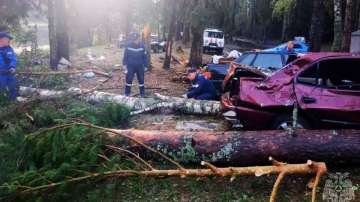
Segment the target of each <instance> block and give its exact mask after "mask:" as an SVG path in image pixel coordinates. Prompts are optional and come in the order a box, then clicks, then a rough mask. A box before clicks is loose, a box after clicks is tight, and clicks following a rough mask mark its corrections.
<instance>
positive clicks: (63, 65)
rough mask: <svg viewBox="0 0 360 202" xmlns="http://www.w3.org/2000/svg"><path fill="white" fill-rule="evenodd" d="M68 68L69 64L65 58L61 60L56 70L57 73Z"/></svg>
mask: <svg viewBox="0 0 360 202" xmlns="http://www.w3.org/2000/svg"><path fill="white" fill-rule="evenodd" d="M69 67H71V62H70V61H68V60H67V59H65V58H61V59H60V61H59V63H58V66H57V69H58V70H59V71H66V70H67V69H68V68H69Z"/></svg>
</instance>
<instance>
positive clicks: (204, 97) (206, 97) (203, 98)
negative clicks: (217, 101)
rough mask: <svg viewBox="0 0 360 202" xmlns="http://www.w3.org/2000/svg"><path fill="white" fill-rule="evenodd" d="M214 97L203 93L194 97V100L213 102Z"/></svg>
mask: <svg viewBox="0 0 360 202" xmlns="http://www.w3.org/2000/svg"><path fill="white" fill-rule="evenodd" d="M214 98H215V96H214V95H213V94H211V93H203V94H201V95H198V96H196V97H195V100H213V99H214Z"/></svg>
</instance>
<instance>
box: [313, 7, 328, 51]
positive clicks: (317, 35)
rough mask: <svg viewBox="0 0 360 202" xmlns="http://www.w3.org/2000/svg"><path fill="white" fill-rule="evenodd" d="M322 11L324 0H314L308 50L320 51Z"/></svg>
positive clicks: (323, 9)
mask: <svg viewBox="0 0 360 202" xmlns="http://www.w3.org/2000/svg"><path fill="white" fill-rule="evenodd" d="M324 11H325V6H324V0H314V1H313V12H312V19H311V28H310V34H309V36H310V38H309V41H310V50H311V51H312V52H320V50H321V42H322V33H323V24H324V15H325V13H324Z"/></svg>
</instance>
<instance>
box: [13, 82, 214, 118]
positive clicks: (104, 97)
mask: <svg viewBox="0 0 360 202" xmlns="http://www.w3.org/2000/svg"><path fill="white" fill-rule="evenodd" d="M19 92H20V96H22V97H37V98H39V99H48V98H61V97H64V96H77V97H79V98H80V99H82V100H85V101H87V102H91V103H104V102H111V103H117V104H123V105H125V106H127V107H129V108H130V109H131V110H132V111H133V113H132V114H133V115H136V114H140V113H145V112H149V111H154V110H159V109H164V108H165V109H170V110H172V111H176V112H181V113H185V114H195V115H218V114H219V113H220V112H221V105H220V102H217V101H203V100H194V99H184V98H177V97H168V96H163V95H160V94H156V98H136V97H126V96H123V95H118V94H112V93H106V92H99V91H95V89H91V90H84V89H80V88H69V89H67V90H64V91H54V90H45V89H37V88H29V87H20V90H19Z"/></svg>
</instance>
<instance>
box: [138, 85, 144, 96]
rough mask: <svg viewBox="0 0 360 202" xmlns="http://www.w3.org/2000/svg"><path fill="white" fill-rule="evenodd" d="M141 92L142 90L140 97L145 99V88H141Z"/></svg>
mask: <svg viewBox="0 0 360 202" xmlns="http://www.w3.org/2000/svg"><path fill="white" fill-rule="evenodd" d="M139 90H140V97H142V98H144V97H145V86H140V87H139Z"/></svg>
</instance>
